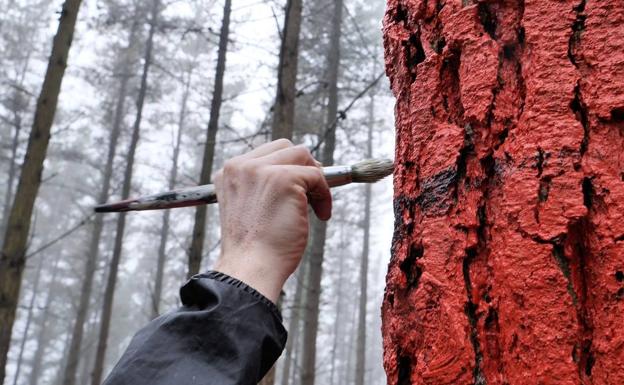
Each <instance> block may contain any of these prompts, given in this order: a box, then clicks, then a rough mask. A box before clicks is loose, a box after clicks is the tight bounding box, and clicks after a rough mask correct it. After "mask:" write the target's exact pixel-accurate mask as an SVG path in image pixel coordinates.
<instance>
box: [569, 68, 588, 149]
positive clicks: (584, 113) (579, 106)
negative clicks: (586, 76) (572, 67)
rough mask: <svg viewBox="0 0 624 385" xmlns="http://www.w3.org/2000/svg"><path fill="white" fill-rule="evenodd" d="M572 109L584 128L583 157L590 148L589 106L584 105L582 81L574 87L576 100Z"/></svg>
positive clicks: (571, 106) (573, 100)
mask: <svg viewBox="0 0 624 385" xmlns="http://www.w3.org/2000/svg"><path fill="white" fill-rule="evenodd" d="M570 109H571V110H572V112H573V113H574V116H575V117H576V119H577V120H578V121H579V122H580V123H581V125H582V126H583V140H582V141H581V148H580V149H579V152H580V154H581V156H583V155H585V152H587V147H588V146H589V111H588V109H587V105H585V103H583V96H582V95H581V82H580V80H579V81H578V82H577V83H576V86H575V87H574V99H572V102H570Z"/></svg>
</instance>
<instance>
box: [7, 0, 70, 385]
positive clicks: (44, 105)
mask: <svg viewBox="0 0 624 385" xmlns="http://www.w3.org/2000/svg"><path fill="white" fill-rule="evenodd" d="M80 3H81V0H66V1H65V3H64V4H63V9H62V12H61V17H60V21H59V27H58V30H57V33H56V36H55V37H54V42H53V44H52V54H51V55H50V61H49V64H48V69H47V71H46V75H45V79H44V81H43V86H42V87H41V94H40V95H39V99H38V100H37V109H36V112H35V118H34V121H33V126H32V130H31V132H30V137H29V140H28V147H27V150H26V156H25V157H24V163H23V165H22V172H21V176H20V179H19V183H18V186H17V190H16V192H15V199H14V200H13V205H12V207H11V212H10V214H9V220H8V222H7V228H6V233H5V235H4V242H3V245H2V255H0V383H1V382H2V381H4V376H5V370H6V369H5V367H6V361H7V353H8V351H9V347H10V344H11V331H12V329H13V322H14V321H15V311H16V309H17V303H18V300H19V291H20V285H21V281H22V273H23V271H24V264H25V262H26V259H25V255H26V243H27V241H28V233H29V230H30V219H31V215H32V212H33V207H34V204H35V198H36V197H37V192H38V191H39V185H40V184H41V174H42V172H43V161H44V160H45V157H46V153H47V149H48V143H49V142H50V130H51V128H52V123H53V121H54V114H55V112H56V106H57V103H58V96H59V93H60V91H61V83H62V81H63V76H64V75H65V68H66V67H67V57H68V55H69V49H70V47H71V43H72V40H73V35H74V27H75V25H76V19H77V17H78V10H79V8H80Z"/></svg>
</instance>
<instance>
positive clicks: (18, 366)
mask: <svg viewBox="0 0 624 385" xmlns="http://www.w3.org/2000/svg"><path fill="white" fill-rule="evenodd" d="M44 260H45V259H44V258H43V257H41V258H40V259H39V263H38V264H37V272H36V273H35V283H33V289H32V294H31V295H30V301H29V304H28V315H27V316H26V325H24V332H23V333H22V340H21V342H20V349H19V353H18V355H17V364H16V368H15V376H14V377H13V385H17V381H18V380H19V377H20V374H21V373H20V372H21V368H22V362H23V360H24V350H25V347H26V341H28V332H29V331H30V325H31V324H32V318H33V314H34V310H35V302H36V300H37V294H38V292H39V283H40V282H41V270H42V269H43V262H44Z"/></svg>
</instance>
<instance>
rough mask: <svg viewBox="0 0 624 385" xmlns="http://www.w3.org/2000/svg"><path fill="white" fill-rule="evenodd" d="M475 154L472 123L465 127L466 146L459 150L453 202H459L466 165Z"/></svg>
mask: <svg viewBox="0 0 624 385" xmlns="http://www.w3.org/2000/svg"><path fill="white" fill-rule="evenodd" d="M471 156H474V131H473V129H472V125H471V124H470V123H468V124H466V126H465V127H464V146H463V147H462V149H461V150H460V151H459V156H458V157H457V161H456V162H455V170H456V174H455V178H454V185H455V188H454V190H453V202H454V203H457V202H458V200H459V192H460V190H461V185H462V182H464V181H465V179H466V167H467V165H468V159H469V158H470V157H471Z"/></svg>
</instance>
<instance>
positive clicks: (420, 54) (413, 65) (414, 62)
mask: <svg viewBox="0 0 624 385" xmlns="http://www.w3.org/2000/svg"><path fill="white" fill-rule="evenodd" d="M403 44H404V47H405V61H406V63H405V65H406V66H407V68H408V69H409V71H410V76H411V82H412V83H413V82H414V81H415V80H416V74H417V69H418V68H417V67H418V64H420V63H422V62H424V61H425V59H426V58H427V56H426V55H425V49H424V48H423V45H422V41H421V39H420V28H419V30H418V31H417V32H416V33H413V34H411V35H410V37H409V39H408V41H406V42H404V43H403Z"/></svg>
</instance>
